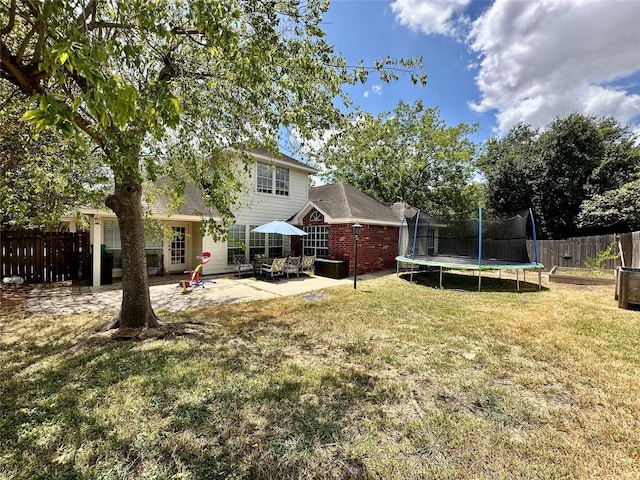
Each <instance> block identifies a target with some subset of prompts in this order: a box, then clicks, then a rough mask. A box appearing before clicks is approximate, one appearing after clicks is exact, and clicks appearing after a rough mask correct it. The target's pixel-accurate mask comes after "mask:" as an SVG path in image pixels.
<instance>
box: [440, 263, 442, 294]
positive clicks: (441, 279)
mask: <svg viewBox="0 0 640 480" xmlns="http://www.w3.org/2000/svg"><path fill="white" fill-rule="evenodd" d="M440 290H442V267H440Z"/></svg>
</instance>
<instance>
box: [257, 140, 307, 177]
mask: <svg viewBox="0 0 640 480" xmlns="http://www.w3.org/2000/svg"><path fill="white" fill-rule="evenodd" d="M251 154H252V155H253V156H254V158H256V159H257V160H260V159H262V160H267V161H270V162H274V163H278V164H283V165H287V166H290V167H293V168H297V169H300V170H304V171H305V172H307V173H311V174H312V175H315V174H317V173H318V172H319V170H317V169H316V168H313V167H312V166H310V165H307V164H306V163H302V162H301V161H299V160H296V159H295V158H293V157H290V156H289V155H285V154H284V153H282V152H280V153H279V154H277V155H274V154H273V153H271V151H269V150H268V149H267V148H265V147H259V148H256V149H255V150H253V151H252V152H251Z"/></svg>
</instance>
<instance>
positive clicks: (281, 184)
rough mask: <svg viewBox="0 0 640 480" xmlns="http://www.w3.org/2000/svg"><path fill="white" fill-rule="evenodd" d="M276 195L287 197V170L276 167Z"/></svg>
mask: <svg viewBox="0 0 640 480" xmlns="http://www.w3.org/2000/svg"><path fill="white" fill-rule="evenodd" d="M276 195H283V196H285V197H288V196H289V169H288V168H283V167H276Z"/></svg>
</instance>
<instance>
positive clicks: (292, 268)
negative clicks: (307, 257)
mask: <svg viewBox="0 0 640 480" xmlns="http://www.w3.org/2000/svg"><path fill="white" fill-rule="evenodd" d="M284 273H286V274H287V279H289V274H290V273H295V274H296V275H297V276H298V278H300V257H287V261H286V262H285V264H284Z"/></svg>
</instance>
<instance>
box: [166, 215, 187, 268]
mask: <svg viewBox="0 0 640 480" xmlns="http://www.w3.org/2000/svg"><path fill="white" fill-rule="evenodd" d="M171 231H172V233H173V235H172V238H171V245H170V251H169V271H171V272H182V271H184V270H188V269H189V268H191V267H190V266H189V251H188V250H189V249H188V248H187V247H188V244H187V240H188V239H187V236H188V234H189V232H188V227H187V226H186V225H174V226H172V227H171Z"/></svg>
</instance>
